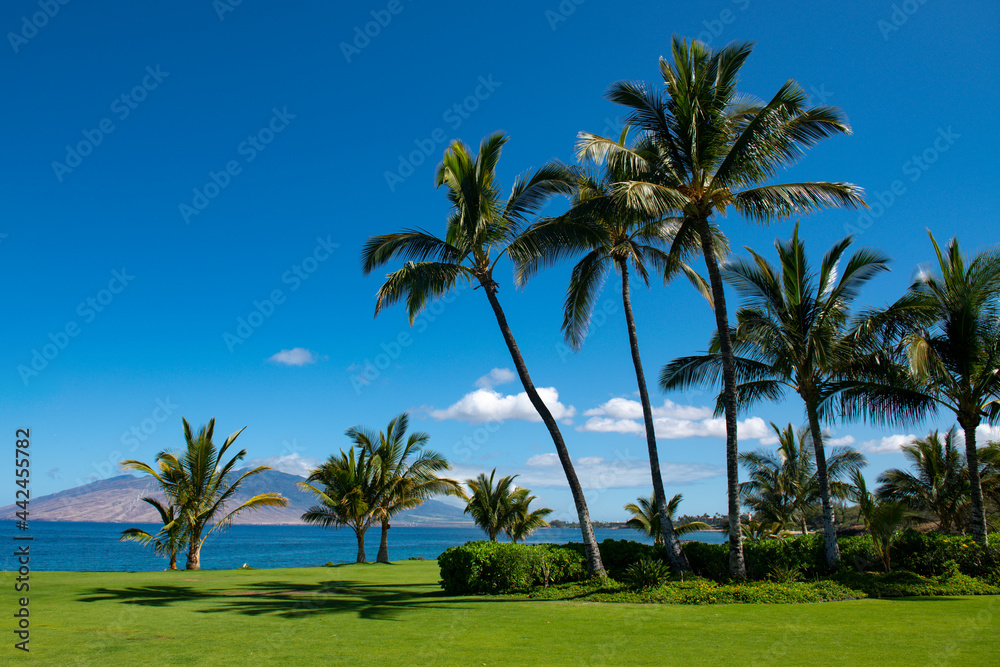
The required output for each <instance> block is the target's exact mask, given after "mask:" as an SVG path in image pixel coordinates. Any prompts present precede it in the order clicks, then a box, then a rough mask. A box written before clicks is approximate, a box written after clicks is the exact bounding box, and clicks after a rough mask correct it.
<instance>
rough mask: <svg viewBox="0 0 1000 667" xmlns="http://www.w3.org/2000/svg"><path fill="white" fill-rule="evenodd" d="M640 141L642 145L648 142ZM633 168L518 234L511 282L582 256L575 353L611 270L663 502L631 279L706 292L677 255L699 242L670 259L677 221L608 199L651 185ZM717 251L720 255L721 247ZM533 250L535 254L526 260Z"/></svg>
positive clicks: (590, 180)
mask: <svg viewBox="0 0 1000 667" xmlns="http://www.w3.org/2000/svg"><path fill="white" fill-rule="evenodd" d="M628 132H629V128H628V127H627V126H626V127H625V129H624V130H623V131H622V134H621V137H620V138H619V146H621V147H622V148H626V146H627V145H628V144H627V139H628ZM645 141H646V142H647V143H648V138H647V139H646V140H645ZM644 148H645V147H644V146H641V145H634V146H632V150H635V151H641V150H644ZM632 166H633V165H631V164H622V163H618V162H607V163H606V164H605V165H604V173H603V174H600V175H596V174H591V173H583V174H581V175H580V177H579V180H578V182H577V187H576V191H575V192H574V195H573V206H572V208H571V209H570V210H569V212H567V213H566V214H564V215H562V216H559V217H556V218H552V219H547V220H543V221H541V222H539V223H537V224H535V225H533V226H532V227H531V228H530V229H529V230H528V231H527V232H526V233H525V234H524V237H523V238H524V239H525V240H526V243H525V246H526V249H527V251H528V252H526V253H525V256H524V257H523V258H522V261H521V262H520V264H519V266H518V272H517V279H518V283H520V284H524V282H526V281H527V279H528V278H529V277H531V276H532V275H533V274H534V273H535V272H536V271H537V270H538V269H539V267H541V266H543V265H550V264H553V263H555V262H556V261H558V260H561V259H562V258H563V257H564V256H565V255H567V254H571V253H583V258H582V259H580V261H579V262H577V264H576V265H575V266H574V267H573V271H572V275H571V278H570V284H569V288H568V289H567V291H566V301H565V305H564V306H563V323H562V329H563V332H564V334H565V337H566V340H567V341H568V342H569V344H570V345H572V346H573V348H575V349H579V348H580V346H581V345H582V344H583V340H584V338H585V337H586V335H587V329H588V328H589V325H590V319H591V315H592V314H593V308H594V303H596V302H597V299H598V298H599V296H600V293H601V290H602V289H603V287H604V281H605V278H606V277H607V274H608V272H609V271H611V270H614V271H616V272H617V273H618V275H619V276H621V279H622V287H621V289H622V305H623V307H624V311H625V323H626V328H627V330H628V338H629V347H630V350H631V353H632V365H633V367H634V368H635V379H636V382H637V384H638V387H639V402H640V404H641V406H642V416H643V423H644V425H645V432H646V449H647V452H648V455H649V469H650V473H651V475H652V478H653V497H655V498H665V497H666V495H665V491H664V488H663V475H662V473H661V471H660V459H659V453H658V451H657V446H656V430H655V428H654V424H653V410H652V407H651V405H650V403H649V390H648V389H647V387H646V376H645V373H644V371H643V368H642V359H641V358H640V356H639V340H638V335H637V333H636V326H635V317H634V316H633V314H632V297H631V294H630V287H629V285H630V274H631V272H633V271H634V272H635V274H636V276H638V278H639V279H640V280H641V281H642V283H643V284H644V285H645V286H646V287H649V281H650V274H653V276H654V277H659V278H660V279H662V280H663V281H664V282H667V281H668V280H670V278H671V277H672V276H673V275H674V274H675V273H676V272H678V271H683V272H685V273H686V274H687V276H688V278H689V279H690V280H691V281H692V282H693V283H694V284H695V285H696V286H697V287H698V288H699V289H700V290H701V291H702V293H703V294H705V295H706V296H708V285H707V284H706V283H705V282H704V280H703V279H702V278H701V277H700V276H699V275H698V274H697V273H695V272H694V271H693V270H692V269H691V268H690V267H688V265H687V264H686V263H685V262H684V261H682V259H681V255H688V254H692V253H694V252H695V251H696V250H697V248H696V246H695V245H694V243H693V241H697V238H696V236H697V235H694V234H692V235H690V238H689V247H688V248H684V249H681V248H680V246H679V245H678V246H675V247H674V248H673V250H674V253H673V255H671V252H670V251H671V244H672V243H673V241H674V234H675V232H676V231H677V229H678V226H679V222H678V220H677V219H676V218H673V217H669V216H662V215H649V214H647V213H644V212H643V211H642V210H641V209H637V208H635V207H632V206H629V203H628V202H627V201H621V200H620V199H617V198H616V197H615V196H614V191H615V188H616V184H618V183H624V182H630V181H635V180H644V179H645V178H647V177H649V175H648V174H644V173H637V172H635V171H634V170H632V169H630V167H632ZM720 244H721V245H722V246H723V247H725V243H724V239H723V240H721V241H720ZM532 250H533V251H535V252H534V253H531V252H530V251H532ZM682 250H683V252H682ZM658 511H659V513H660V520H659V523H658V524H657V525H658V526H665V530H663V535H664V536H665V538H666V545H667V554H668V556H669V558H670V563H671V565H672V566H673V567H674V569H675V570H677V571H687V570H690V569H691V568H690V565H688V562H687V556H685V555H684V551H683V550H682V549H681V544H680V541H679V540H678V539H677V534H676V532H675V530H674V526H673V523H672V521H671V519H670V515H669V512H668V511H667V508H666V506H665V505H663V504H662V503H661V506H660V507H659V508H658Z"/></svg>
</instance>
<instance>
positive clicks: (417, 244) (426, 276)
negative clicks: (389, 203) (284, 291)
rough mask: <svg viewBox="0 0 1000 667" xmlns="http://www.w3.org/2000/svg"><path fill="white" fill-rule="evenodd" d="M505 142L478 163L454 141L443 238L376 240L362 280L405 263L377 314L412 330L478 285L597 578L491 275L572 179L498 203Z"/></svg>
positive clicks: (585, 528)
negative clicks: (403, 312) (400, 317)
mask: <svg viewBox="0 0 1000 667" xmlns="http://www.w3.org/2000/svg"><path fill="white" fill-rule="evenodd" d="M505 143H507V137H506V136H504V135H502V134H500V133H496V134H492V135H490V136H488V137H486V138H485V139H483V141H482V144H481V145H480V147H479V154H478V155H476V156H475V157H473V156H472V153H471V151H470V150H469V148H468V147H467V146H466V145H465V144H463V143H462V142H460V141H456V142H454V143H452V145H451V146H450V147H449V148H448V150H447V151H445V154H444V160H443V161H442V162H441V164H440V165H438V170H437V175H436V183H437V185H438V187H441V186H444V187H445V188H446V189H447V194H448V200H449V201H450V202H451V207H452V210H451V213H450V215H449V216H448V223H447V232H446V234H445V237H444V238H443V239H441V238H438V237H436V236H434V235H433V234H430V233H428V232H425V231H422V230H405V231H403V232H400V233H396V234H384V235H380V236H374V237H372V238H371V239H369V240H368V242H367V243H365V246H364V248H363V250H362V263H363V270H364V272H365V274H366V275H367V274H369V273H371V272H372V271H373V270H375V269H376V268H378V267H380V266H383V265H385V264H387V263H389V262H391V261H393V260H403V261H404V265H403V267H402V268H400V269H397V270H396V271H394V272H392V273H390V274H389V275H388V276H386V280H385V283H383V285H382V287H381V288H380V289H379V291H378V297H377V301H376V304H375V314H376V315H378V313H379V311H381V309H382V308H383V307H384V306H389V305H391V304H394V303H397V302H398V301H400V300H402V299H404V298H405V300H406V309H407V312H408V313H409V317H410V323H411V324H412V323H413V320H414V318H416V316H417V314H419V313H420V311H421V310H422V309H423V308H424V306H425V304H426V303H427V301H428V300H429V299H435V298H438V297H440V296H442V295H444V294H446V293H447V292H448V291H449V290H451V289H452V288H453V287H454V286H455V284H456V283H457V282H459V281H465V282H467V283H470V284H471V283H478V286H479V287H482V288H483V294H485V295H486V299H487V300H488V301H489V303H490V308H491V309H492V310H493V314H494V316H495V317H496V320H497V324H498V325H499V327H500V332H501V333H502V334H503V338H504V342H505V343H506V344H507V349H508V351H509V352H510V355H511V359H512V360H513V362H514V368H515V369H516V370H517V375H518V377H519V378H520V380H521V385H522V386H523V387H524V391H525V393H526V394H527V396H528V400H529V401H531V405H532V406H533V407H534V408H535V410H536V411H537V412H538V415H539V416H540V417H541V419H542V422H543V423H544V424H545V427H546V428H547V429H548V431H549V435H550V437H551V438H552V442H553V444H554V445H555V448H556V453H557V455H558V456H559V462H560V464H561V465H562V468H563V472H564V473H565V475H566V481H567V482H568V484H569V488H570V492H571V493H572V495H573V502H574V504H575V505H576V511H577V515H578V517H579V520H580V531H581V533H582V536H583V543H584V549H585V552H586V559H587V569H588V571H589V572H590V573H591V574H594V575H601V574H603V573H604V566H603V565H602V563H601V553H600V550H599V549H598V548H597V540H596V539H595V538H594V529H593V525H592V524H591V522H590V511H589V510H588V509H587V501H586V498H584V495H583V486H582V485H581V484H580V479H579V477H578V476H577V474H576V470H575V468H574V467H573V462H572V460H571V458H570V455H569V450H568V449H567V447H566V443H565V441H564V440H563V436H562V432H561V431H560V430H559V425H558V423H556V420H555V418H554V417H553V416H552V412H551V411H550V410H549V408H548V407H547V406H546V405H545V402H544V401H542V398H541V396H539V394H538V390H537V389H536V388H535V385H534V382H533V381H532V379H531V376H530V375H529V374H528V367H527V365H526V364H525V361H524V357H522V356H521V350H520V348H518V346H517V342H516V341H515V339H514V334H513V333H512V332H511V329H510V325H509V324H508V323H507V317H506V315H505V314H504V311H503V309H502V308H501V306H500V301H499V299H498V298H497V291H498V290H499V288H500V285H499V283H497V281H496V280H494V279H493V270H494V268H496V264H497V262H499V261H500V259H501V258H502V257H503V256H504V255H509V256H511V258H512V259H514V261H515V262H516V261H518V260H519V259H520V257H521V256H522V255H523V254H524V253H527V252H529V251H530V250H529V249H526V248H525V247H524V244H523V243H521V242H519V240H518V238H519V236H520V234H521V232H522V230H523V229H524V227H525V226H526V224H527V219H528V218H529V217H530V216H533V215H535V214H536V213H537V212H538V211H539V210H540V209H541V207H542V206H543V205H544V204H545V202H547V201H548V200H549V199H550V198H551V197H552V196H554V195H557V194H570V192H571V191H572V187H573V182H574V174H573V172H572V170H570V169H568V168H566V167H565V166H563V165H559V164H548V165H545V166H543V167H541V168H540V169H538V170H537V171H535V172H529V173H527V174H524V175H522V176H520V177H518V178H517V179H516V180H515V182H514V187H513V188H512V189H511V193H510V196H509V197H508V198H507V199H506V200H503V199H502V197H501V194H500V184H499V183H498V179H497V174H496V168H497V162H498V160H499V159H500V153H501V149H502V148H503V145H504V144H505Z"/></svg>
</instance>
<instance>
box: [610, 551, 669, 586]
mask: <svg viewBox="0 0 1000 667" xmlns="http://www.w3.org/2000/svg"><path fill="white" fill-rule="evenodd" d="M669 578H670V568H669V567H667V564H666V563H664V562H663V561H659V560H650V559H648V558H642V559H640V560H639V561H638V562H636V563H632V564H631V565H629V566H628V567H627V568H625V574H624V575H623V577H622V580H623V581H624V583H626V584H628V585H629V586H631V587H632V588H634V589H635V590H638V591H641V590H643V589H644V588H659V587H660V586H662V585H663V583H664V582H665V581H666V580H667V579H669Z"/></svg>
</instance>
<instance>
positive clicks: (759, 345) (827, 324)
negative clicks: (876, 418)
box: [660, 224, 889, 569]
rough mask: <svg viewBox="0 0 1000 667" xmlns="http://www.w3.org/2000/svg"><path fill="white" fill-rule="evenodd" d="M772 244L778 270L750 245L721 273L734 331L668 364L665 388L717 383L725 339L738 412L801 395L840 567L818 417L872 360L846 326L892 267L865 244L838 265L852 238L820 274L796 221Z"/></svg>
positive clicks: (832, 562) (834, 560)
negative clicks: (860, 299) (734, 308)
mask: <svg viewBox="0 0 1000 667" xmlns="http://www.w3.org/2000/svg"><path fill="white" fill-rule="evenodd" d="M774 245H775V248H777V251H778V259H779V262H780V264H779V267H777V268H775V267H774V266H772V265H771V264H770V263H769V262H768V261H767V260H766V259H764V258H763V257H761V256H760V255H758V254H757V253H756V252H754V251H753V250H750V249H749V248H748V249H747V250H748V252H750V254H751V255H752V256H753V260H754V261H753V262H752V263H751V262H747V261H745V260H742V259H741V260H737V261H735V262H733V263H732V264H730V265H729V266H728V267H727V268H726V269H725V271H724V272H723V274H724V275H725V277H726V279H727V280H728V281H730V282H731V283H733V284H734V285H735V287H736V290H737V291H738V292H740V293H741V294H742V295H743V297H744V305H743V307H742V308H740V310H739V311H738V312H737V314H736V318H737V327H736V329H735V330H734V331H731V332H729V335H728V336H725V337H722V338H720V337H719V336H718V335H716V336H715V337H714V338H713V340H712V343H711V345H710V348H709V354H707V355H702V356H692V357H682V358H679V359H675V360H674V361H672V362H670V363H669V364H668V365H667V366H665V367H664V369H663V374H662V375H661V377H660V385H661V386H662V387H663V388H664V389H673V388H678V387H686V386H689V385H691V384H696V383H705V382H706V381H715V380H716V378H717V377H718V372H719V367H720V365H721V364H722V362H723V361H724V357H723V355H722V353H721V351H722V346H721V344H720V343H722V342H724V341H731V348H732V349H734V351H735V352H734V353H735V354H739V355H740V356H738V357H737V356H734V358H733V361H734V369H733V370H734V375H735V378H736V380H737V382H738V384H737V385H736V387H735V398H736V406H737V407H738V408H739V409H741V410H746V409H747V408H749V407H750V406H752V405H754V404H755V403H757V402H758V401H760V400H761V399H765V398H766V399H769V400H778V399H780V398H781V397H782V396H783V394H784V393H785V391H786V390H789V389H790V390H792V391H794V392H795V393H797V394H798V395H799V397H800V398H801V399H802V402H803V403H804V404H805V411H806V418H807V421H808V425H809V434H810V436H811V438H812V442H813V443H814V444H815V446H814V447H813V452H814V454H815V459H816V477H817V480H818V482H819V491H820V499H821V502H822V506H823V536H824V552H825V557H826V564H827V567H828V568H830V569H836V568H837V566H838V564H839V561H840V550H839V548H838V547H837V528H836V524H835V517H834V513H833V503H832V499H831V493H830V474H829V470H828V465H827V461H826V452H825V447H823V446H822V445H820V444H819V443H822V442H823V435H822V431H821V429H820V419H821V418H829V417H830V416H831V413H832V397H833V396H834V395H835V394H836V393H837V392H838V391H840V388H841V386H842V385H841V384H840V382H841V380H843V379H844V378H845V377H850V376H851V375H852V373H856V372H857V371H854V370H852V369H853V368H854V367H855V366H857V364H858V363H860V362H859V359H867V356H866V354H865V352H864V351H861V350H859V348H858V338H857V335H856V333H855V332H854V331H853V330H849V329H848V326H847V324H848V315H849V309H850V306H851V304H852V302H853V301H854V299H855V298H856V297H857V296H858V294H859V292H860V290H861V288H862V287H863V286H864V285H865V283H867V282H868V281H869V280H871V279H872V278H873V277H874V276H875V275H876V274H878V273H879V272H882V271H887V270H888V262H889V260H888V258H887V257H885V256H884V255H883V254H882V253H880V252H878V251H876V250H872V249H867V248H862V249H860V250H857V251H856V252H855V253H854V254H853V255H852V256H851V257H850V259H849V260H847V261H846V263H845V264H844V265H843V266H840V264H841V260H842V259H843V258H844V255H845V253H846V251H847V249H848V247H849V246H850V245H851V237H850V236H848V237H847V238H845V239H843V240H842V241H840V242H838V243H836V244H834V246H833V247H832V248H831V249H830V250H829V251H828V252H827V254H826V256H825V257H824V258H823V263H822V265H821V266H820V270H819V274H818V276H817V275H815V274H813V273H812V272H811V270H810V268H809V264H808V262H807V259H806V253H805V244H804V243H803V242H802V241H800V240H799V227H798V224H796V225H795V231H794V233H793V235H792V238H791V239H790V240H789V241H787V242H782V241H775V244H774ZM838 273H839V274H840V276H839V279H838ZM720 398H721V399H722V400H720V401H719V403H718V404H717V405H716V413H719V412H721V411H723V410H724V409H725V410H728V406H726V405H725V403H724V400H725V398H724V397H720Z"/></svg>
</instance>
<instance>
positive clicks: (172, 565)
mask: <svg viewBox="0 0 1000 667" xmlns="http://www.w3.org/2000/svg"><path fill="white" fill-rule="evenodd" d="M167 569H168V570H176V569H177V549H173V550H171V551H170V565H169V567H167Z"/></svg>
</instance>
